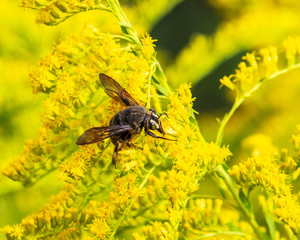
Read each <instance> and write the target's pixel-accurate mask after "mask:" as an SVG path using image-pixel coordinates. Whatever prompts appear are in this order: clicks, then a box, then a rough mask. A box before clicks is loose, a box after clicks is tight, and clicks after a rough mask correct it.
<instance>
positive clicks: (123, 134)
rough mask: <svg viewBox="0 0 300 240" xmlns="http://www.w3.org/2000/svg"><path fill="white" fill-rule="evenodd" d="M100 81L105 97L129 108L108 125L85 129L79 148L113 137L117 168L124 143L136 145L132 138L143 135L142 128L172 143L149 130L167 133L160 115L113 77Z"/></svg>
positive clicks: (106, 77)
mask: <svg viewBox="0 0 300 240" xmlns="http://www.w3.org/2000/svg"><path fill="white" fill-rule="evenodd" d="M99 78H100V81H101V83H102V85H103V87H104V89H105V92H106V94H107V95H108V96H110V97H112V98H113V99H115V100H118V101H120V100H121V101H123V102H124V103H125V104H126V105H127V106H128V107H127V108H125V109H123V110H121V111H120V112H118V113H116V114H115V115H114V116H113V117H112V119H111V120H110V123H109V126H107V127H93V128H90V129H88V130H86V131H85V132H84V133H83V134H82V135H81V136H80V137H79V138H78V139H77V141H76V144H77V145H85V144H91V143H96V142H99V141H102V140H104V139H106V138H109V137H110V139H111V141H112V143H113V144H114V145H115V149H114V153H113V157H112V163H113V164H114V165H115V167H116V162H117V153H118V151H120V150H121V149H122V147H123V145H124V143H126V144H127V145H128V146H134V145H133V144H132V143H131V142H130V139H131V137H132V135H135V134H138V133H140V132H141V131H142V129H143V128H144V129H145V134H146V135H150V136H151V137H154V138H161V139H165V140H171V139H168V138H164V137H159V136H156V135H155V134H154V133H153V132H151V131H150V130H157V131H159V132H160V133H162V134H165V132H164V130H163V128H162V125H161V122H160V119H159V118H160V116H158V114H157V113H156V112H155V111H154V110H153V109H149V112H147V110H146V108H145V107H143V106H141V105H139V103H138V102H137V101H136V100H135V99H134V98H133V97H132V96H131V95H130V94H129V93H128V92H127V91H126V90H125V89H124V88H123V87H122V86H120V84H118V83H117V82H116V81H115V80H113V79H112V78H111V77H109V76H107V75H105V74H103V73H100V74H99ZM171 141H174V140H171ZM134 147H135V146H134Z"/></svg>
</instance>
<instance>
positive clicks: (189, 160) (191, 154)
mask: <svg viewBox="0 0 300 240" xmlns="http://www.w3.org/2000/svg"><path fill="white" fill-rule="evenodd" d="M193 100H194V99H193V98H192V96H191V92H190V86H189V85H187V84H183V85H181V86H180V87H179V88H178V90H177V92H175V93H173V94H172V95H171V96H170V104H169V107H168V111H167V113H168V117H169V118H168V124H169V128H170V129H169V130H168V129H167V131H171V130H172V129H173V131H174V132H176V134H177V141H176V142H169V143H168V149H169V155H170V157H171V159H172V163H173V166H172V169H171V170H169V171H168V172H167V176H166V180H165V185H166V192H167V194H168V198H169V200H170V202H171V204H172V208H170V210H169V211H170V217H169V218H170V219H172V220H171V221H170V223H171V225H172V226H173V231H175V232H176V231H177V228H178V226H179V223H180V222H181V221H182V217H183V212H182V211H183V209H185V207H186V204H187V202H188V199H189V197H190V195H191V194H192V192H194V191H196V190H197V189H198V187H199V186H198V184H199V181H200V180H201V179H202V177H203V176H204V175H205V173H206V172H207V171H210V170H213V169H214V168H215V167H216V166H218V165H220V164H221V163H223V162H224V161H225V160H226V159H227V158H228V157H229V156H230V155H231V153H230V151H229V150H228V148H227V147H223V148H220V147H219V146H217V145H216V144H214V143H207V142H205V141H204V140H203V139H202V136H201V134H200V132H199V129H198V127H197V125H196V124H195V122H194V121H193V118H194V116H193V110H192V102H193ZM174 234H175V233H174Z"/></svg>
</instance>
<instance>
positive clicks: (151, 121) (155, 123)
mask: <svg viewBox="0 0 300 240" xmlns="http://www.w3.org/2000/svg"><path fill="white" fill-rule="evenodd" d="M149 114H150V116H149V118H148V121H147V128H148V129H150V130H157V131H159V132H160V133H162V134H165V131H164V129H163V128H162V126H161V121H160V119H159V118H160V116H161V115H160V116H159V115H158V114H157V113H156V112H155V111H154V110H153V109H152V108H150V109H149Z"/></svg>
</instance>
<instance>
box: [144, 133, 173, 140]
mask: <svg viewBox="0 0 300 240" xmlns="http://www.w3.org/2000/svg"><path fill="white" fill-rule="evenodd" d="M146 134H148V135H149V136H151V137H154V138H160V139H164V140H169V141H176V140H174V139H169V138H164V137H159V136H156V135H155V134H154V133H153V132H150V131H147V132H146Z"/></svg>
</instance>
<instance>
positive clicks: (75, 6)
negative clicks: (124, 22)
mask: <svg viewBox="0 0 300 240" xmlns="http://www.w3.org/2000/svg"><path fill="white" fill-rule="evenodd" d="M105 3H106V1H95V0H83V1H80V0H62V1H61V0H54V1H53V0H22V7H26V8H33V9H36V10H38V17H37V22H38V23H43V24H46V25H57V24H59V23H60V22H63V21H65V20H66V19H67V18H69V17H71V16H72V15H74V14H76V13H79V12H84V11H88V10H95V9H102V10H106V9H107V6H106V4H105Z"/></svg>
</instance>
